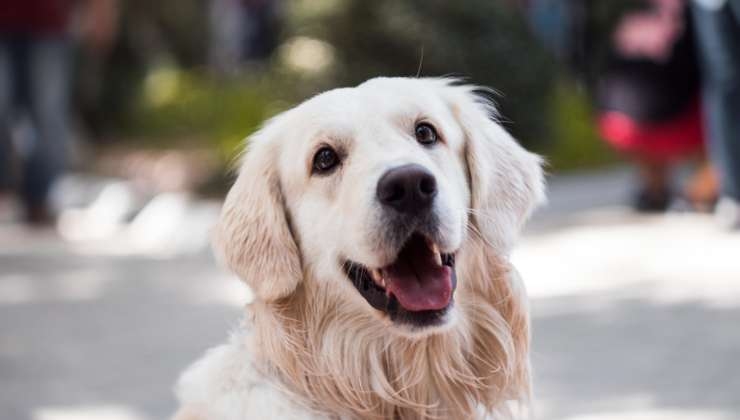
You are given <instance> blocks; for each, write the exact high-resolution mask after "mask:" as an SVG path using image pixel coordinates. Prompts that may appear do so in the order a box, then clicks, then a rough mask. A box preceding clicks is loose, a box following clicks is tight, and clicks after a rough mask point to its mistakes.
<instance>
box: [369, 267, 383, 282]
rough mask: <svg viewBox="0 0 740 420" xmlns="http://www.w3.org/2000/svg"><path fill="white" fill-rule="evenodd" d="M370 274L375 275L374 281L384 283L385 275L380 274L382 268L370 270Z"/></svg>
mask: <svg viewBox="0 0 740 420" xmlns="http://www.w3.org/2000/svg"><path fill="white" fill-rule="evenodd" d="M370 275H371V276H372V277H373V281H374V282H375V283H376V284H381V283H383V276H381V275H380V270H378V269H375V270H372V271H370Z"/></svg>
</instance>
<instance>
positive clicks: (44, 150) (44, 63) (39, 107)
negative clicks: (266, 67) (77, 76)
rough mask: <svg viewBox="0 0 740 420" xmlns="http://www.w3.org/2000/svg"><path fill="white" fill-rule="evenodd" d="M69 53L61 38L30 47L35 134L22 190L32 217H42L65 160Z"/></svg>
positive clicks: (46, 209)
mask: <svg viewBox="0 0 740 420" xmlns="http://www.w3.org/2000/svg"><path fill="white" fill-rule="evenodd" d="M69 54H70V51H69V45H68V44H67V42H66V41H64V40H61V39H48V40H37V41H34V42H33V43H32V45H31V46H30V49H29V78H30V80H29V83H30V86H29V87H30V90H29V99H30V111H31V118H32V121H33V125H34V128H35V131H36V136H35V142H34V144H33V147H32V150H31V153H30V155H29V156H28V158H27V160H26V162H25V165H24V170H23V185H22V194H23V199H24V201H25V204H26V206H27V208H28V211H29V218H30V219H31V221H34V220H33V219H43V218H45V216H46V215H45V214H44V212H48V208H47V204H48V203H47V198H48V193H49V190H50V188H51V185H52V183H53V182H54V180H55V179H56V178H57V177H58V176H59V175H60V174H61V172H62V170H63V169H64V167H65V164H66V155H67V140H68V134H69V127H68V123H69V91H70V82H71V80H70V68H69V67H70V64H71V63H70V57H69ZM37 216H38V217H37ZM40 221H43V220H40Z"/></svg>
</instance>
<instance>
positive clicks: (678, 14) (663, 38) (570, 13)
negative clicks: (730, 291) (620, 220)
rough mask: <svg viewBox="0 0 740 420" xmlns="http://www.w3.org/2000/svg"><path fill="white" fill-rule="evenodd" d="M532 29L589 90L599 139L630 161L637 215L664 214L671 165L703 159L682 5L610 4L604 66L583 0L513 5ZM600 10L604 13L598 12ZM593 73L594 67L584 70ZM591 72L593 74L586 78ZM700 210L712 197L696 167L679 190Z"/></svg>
mask: <svg viewBox="0 0 740 420" xmlns="http://www.w3.org/2000/svg"><path fill="white" fill-rule="evenodd" d="M517 4H518V5H521V6H524V11H525V13H526V15H527V16H528V19H529V21H530V24H531V26H532V29H533V30H534V32H535V33H536V34H538V36H539V38H540V39H541V40H542V41H543V42H544V43H545V44H546V45H548V46H549V47H550V49H551V50H553V51H554V52H555V53H556V55H557V56H558V57H560V58H561V59H564V60H565V61H566V63H567V64H568V65H569V67H570V69H571V70H572V71H574V72H575V73H576V75H577V77H578V79H580V80H581V81H586V82H588V85H589V86H590V87H592V88H593V91H594V94H595V102H596V108H597V113H598V117H597V126H598V130H599V133H600V134H601V136H602V137H603V138H604V139H605V140H606V141H607V142H608V143H609V144H610V145H611V146H612V147H614V148H615V149H616V150H618V151H620V152H622V153H624V154H625V155H626V156H628V158H629V159H630V160H632V161H633V162H635V164H636V166H637V168H638V174H639V186H638V189H637V191H636V193H635V197H634V199H633V206H634V208H635V209H636V210H638V211H664V210H666V209H667V208H668V207H669V205H670V203H671V199H672V196H673V192H672V187H671V169H672V167H673V166H674V164H675V163H677V162H679V161H682V160H685V159H688V158H692V157H695V156H700V157H701V156H703V154H704V149H703V132H702V120H701V112H700V111H701V106H700V101H699V96H700V95H699V72H698V65H697V58H696V52H695V48H694V40H693V32H692V30H691V27H690V24H691V21H690V19H689V16H688V11H687V3H686V1H684V0H642V1H638V2H634V4H632V3H629V4H628V3H624V4H622V5H612V6H613V7H612V9H613V10H611V11H610V13H616V16H617V21H616V25H615V26H614V28H613V29H611V30H610V31H609V32H608V39H607V43H606V44H605V45H606V47H607V49H608V54H607V57H606V64H605V66H603V67H604V68H603V69H602V70H600V71H596V72H593V71H589V70H590V69H589V68H590V67H591V66H590V65H589V62H590V61H593V59H594V58H595V57H598V56H599V55H600V51H594V49H595V48H596V47H597V46H598V45H599V44H600V42H599V41H598V40H596V39H595V38H599V37H598V36H597V33H595V32H596V29H597V28H594V27H593V25H594V22H592V20H594V19H595V17H594V13H596V10H595V5H593V4H591V3H589V2H588V1H584V0H573V1H567V2H563V1H556V0H518V1H517ZM600 12H601V13H603V12H604V11H603V10H600ZM591 70H593V69H591ZM592 73H595V74H592ZM683 195H684V197H685V198H686V199H687V200H688V201H689V202H690V203H691V204H692V205H693V206H694V207H695V208H696V209H699V210H706V209H708V208H710V207H711V206H712V205H713V203H714V202H715V200H716V196H717V181H716V176H715V175H714V171H713V168H712V167H711V166H710V165H709V164H707V163H705V162H703V163H702V164H701V165H700V167H699V170H698V171H696V173H695V175H694V176H693V177H692V178H691V179H690V181H689V182H688V184H687V185H686V187H685V188H684V191H683Z"/></svg>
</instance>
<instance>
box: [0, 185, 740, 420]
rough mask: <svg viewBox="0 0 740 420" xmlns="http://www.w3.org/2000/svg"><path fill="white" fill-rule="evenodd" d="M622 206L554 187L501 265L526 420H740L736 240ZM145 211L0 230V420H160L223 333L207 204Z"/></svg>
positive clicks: (237, 291) (222, 293)
mask: <svg viewBox="0 0 740 420" xmlns="http://www.w3.org/2000/svg"><path fill="white" fill-rule="evenodd" d="M119 189H120V188H119ZM628 191H629V176H628V175H627V174H626V173H625V172H624V171H616V172H612V173H601V174H589V175H587V176H571V177H566V178H559V179H556V180H554V181H553V185H552V187H551V197H552V198H551V205H550V207H549V208H548V209H545V210H543V211H541V212H540V213H538V214H537V215H536V216H535V219H534V220H533V223H532V224H531V226H530V228H529V229H528V231H527V233H526V234H525V235H524V237H523V238H522V241H521V243H520V246H519V247H518V248H517V250H516V252H515V254H514V256H513V258H514V260H515V263H516V264H517V266H518V267H519V269H520V271H521V273H522V276H523V278H524V279H525V282H526V283H527V285H528V289H529V292H530V296H531V298H532V305H531V306H532V313H533V321H534V354H533V363H534V368H535V413H536V418H540V419H566V420H617V419H619V420H669V419H670V420H684V419H686V420H688V419H700V420H724V419H737V418H740V363H737V359H738V357H740V233H736V234H731V233H727V232H723V231H721V230H719V229H717V228H716V227H715V226H714V224H713V223H712V220H711V218H710V217H708V216H702V215H692V214H680V213H671V214H669V215H666V216H650V217H645V216H637V215H634V214H632V213H630V212H629V211H628V210H627V209H626V208H625V207H624V206H622V205H621V202H622V201H623V200H622V199H623V198H624V197H626V196H627V194H628ZM116 194H119V195H118V196H117V197H118V198H116ZM109 195H113V196H114V198H113V199H112V200H113V201H115V200H119V202H120V201H121V200H123V198H121V197H124V196H125V194H123V195H121V191H118V192H116V189H115V188H114V189H113V192H109ZM129 198H130V197H129ZM124 201H125V200H124ZM133 201H136V200H133ZM133 201H129V202H127V203H129V204H130V203H131V202H133ZM144 201H145V203H141V204H140V205H139V206H138V207H139V210H138V211H137V212H136V214H135V215H133V216H131V215H128V216H125V217H124V216H123V215H121V216H120V217H118V219H116V220H103V219H105V218H103V219H98V222H99V223H101V226H103V228H101V229H108V230H107V231H106V234H105V235H98V234H96V232H97V231H95V232H91V231H85V230H84V226H85V225H86V223H84V221H86V220H88V219H87V218H88V217H97V216H95V212H94V211H93V210H91V208H90V206H88V207H86V208H78V209H72V210H71V213H70V212H68V213H67V216H66V217H67V222H66V223H68V225H66V227H64V229H67V230H66V231H63V232H62V234H63V235H65V236H64V237H65V238H66V239H65V240H62V239H60V237H59V233H53V232H29V231H28V230H26V229H24V228H22V227H20V226H18V225H13V224H8V223H5V224H2V223H0V413H2V414H0V418H2V419H9V420H15V419H17V420H71V419H74V420H88V419H96V420H156V419H163V418H166V417H167V415H168V414H170V413H171V412H172V410H173V409H174V406H175V401H174V399H173V397H172V394H171V386H172V383H173V382H174V381H175V379H176V377H177V374H178V372H179V371H180V370H181V369H182V368H183V367H184V366H185V365H186V364H187V363H188V362H190V361H192V360H193V359H195V358H196V357H197V356H198V355H199V354H200V353H201V352H202V351H203V350H204V349H206V348H207V347H208V346H210V345H213V344H215V343H218V342H220V341H221V340H223V338H224V337H225V334H226V331H228V330H229V329H230V328H232V327H234V326H235V325H236V323H237V321H238V318H239V314H240V311H241V310H240V307H241V305H242V304H243V302H245V301H246V300H247V299H248V292H247V291H246V290H244V289H243V288H242V287H241V286H240V284H239V283H238V282H237V281H236V280H235V279H233V278H232V277H231V276H230V275H228V274H226V273H224V272H222V271H221V270H219V269H218V268H216V266H215V264H214V263H213V260H212V258H211V257H210V254H209V252H208V251H207V249H206V248H205V246H206V243H207V235H206V233H205V232H206V231H207V229H204V228H203V227H204V226H207V224H208V222H209V221H212V220H213V217H214V215H215V214H216V212H217V205H215V204H214V203H207V202H200V201H196V200H192V199H191V198H189V197H187V196H177V195H170V196H167V197H164V198H162V197H160V200H159V202H158V203H155V204H156V205H155V204H152V203H151V201H153V200H151V197H150V198H148V199H147V200H144ZM98 205H99V207H100V208H102V209H104V210H105V211H110V208H109V207H106V206H105V200H98ZM147 206H149V211H148V215H147V214H145V215H144V216H142V215H141V213H142V212H143V210H142V209H146V208H147ZM85 211H87V213H85ZM80 215H83V216H84V217H83V216H80ZM75 217H77V219H75ZM80 217H83V218H82V219H80ZM108 219H111V218H110V217H109V218H108ZM137 220H138V226H139V227H132V225H135V224H136V221H137ZM76 221H77V222H76ZM79 221H82V222H79ZM75 223H78V224H77V225H75ZM75 226H78V228H75ZM152 231H153V232H154V233H151V232H152ZM147 232H149V233H147ZM187 232H191V233H190V234H186V233H187ZM70 235H71V236H70ZM183 244H186V245H187V246H185V245H183Z"/></svg>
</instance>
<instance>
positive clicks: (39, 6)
mask: <svg viewBox="0 0 740 420" xmlns="http://www.w3.org/2000/svg"><path fill="white" fill-rule="evenodd" d="M74 3H75V2H74V0H0V33H2V34H5V35H34V36H45V35H50V36H54V35H60V34H63V33H64V32H66V31H67V28H68V24H69V20H70V17H71V15H72V10H73V8H74Z"/></svg>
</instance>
